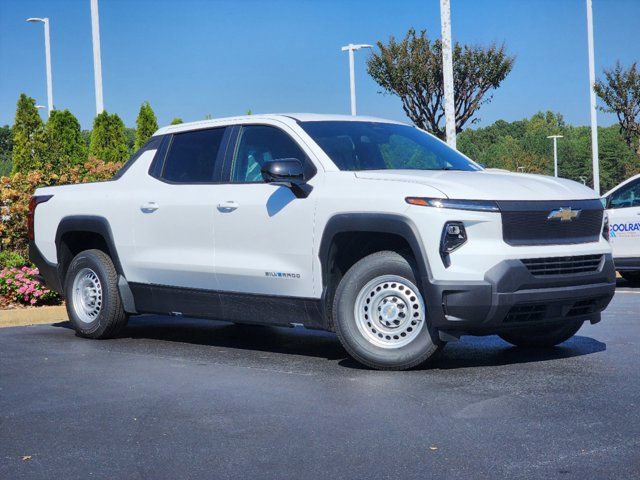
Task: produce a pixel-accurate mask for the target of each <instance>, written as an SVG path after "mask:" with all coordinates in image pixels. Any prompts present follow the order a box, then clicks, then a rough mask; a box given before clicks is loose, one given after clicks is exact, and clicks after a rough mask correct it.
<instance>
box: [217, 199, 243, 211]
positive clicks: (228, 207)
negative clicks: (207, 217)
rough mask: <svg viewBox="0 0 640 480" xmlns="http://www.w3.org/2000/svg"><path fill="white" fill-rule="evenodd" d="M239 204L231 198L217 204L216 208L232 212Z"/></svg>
mask: <svg viewBox="0 0 640 480" xmlns="http://www.w3.org/2000/svg"><path fill="white" fill-rule="evenodd" d="M239 206H240V205H239V204H238V202H234V201H233V200H229V201H227V202H222V203H219V204H218V210H219V211H221V212H233V211H234V210H235V209H236V208H238V207H239Z"/></svg>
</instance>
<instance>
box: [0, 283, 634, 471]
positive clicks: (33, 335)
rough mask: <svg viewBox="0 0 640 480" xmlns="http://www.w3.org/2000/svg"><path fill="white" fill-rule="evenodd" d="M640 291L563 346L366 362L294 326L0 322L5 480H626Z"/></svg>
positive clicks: (0, 445)
mask: <svg viewBox="0 0 640 480" xmlns="http://www.w3.org/2000/svg"><path fill="white" fill-rule="evenodd" d="M639 380H640V289H633V288H629V287H626V286H624V284H622V285H621V287H620V288H619V289H618V292H617V294H616V296H615V298H614V300H613V302H612V304H611V306H610V307H609V308H608V309H607V311H606V312H605V314H604V318H603V321H602V322H601V323H600V324H597V325H593V326H592V325H585V326H583V328H582V329H581V330H580V332H579V333H578V335H577V336H576V337H574V338H573V339H571V340H570V341H568V342H566V343H565V344H563V345H562V346H560V347H557V348H554V349H549V350H543V351H534V350H520V349H516V348H512V347H510V346H509V345H508V344H506V343H505V342H503V341H502V340H500V339H499V338H498V337H484V338H471V337H469V338H465V339H463V340H462V341H460V342H457V343H454V344H449V345H448V346H447V348H446V349H445V350H444V351H443V352H442V354H441V355H440V356H439V357H438V358H437V359H436V360H435V361H434V362H432V364H431V365H430V366H429V367H428V368H426V369H423V370H416V371H410V372H377V371H370V370H365V369H362V368H360V367H359V365H358V364H356V363H355V362H353V361H352V360H350V359H348V357H347V355H346V353H345V352H344V350H343V349H342V348H341V347H340V345H339V343H338V341H337V339H336V338H335V337H334V336H333V335H331V334H328V333H324V332H313V331H307V330H304V329H298V328H295V329H285V328H268V327H242V326H236V325H230V324H226V323H222V322H211V321H201V320H189V319H177V318H169V317H157V316H149V317H140V318H135V319H133V320H132V321H131V322H130V324H129V327H128V328H127V330H126V332H125V333H124V335H123V336H122V338H119V339H116V340H109V341H89V340H82V339H79V338H76V337H75V336H74V334H73V331H72V330H70V329H69V328H68V325H67V324H57V325H46V326H33V327H16V328H5V329H1V330H0V478H2V479H21V478H47V479H48V478H65V479H71V478H110V479H113V478H126V479H137V478H144V479H164V478H243V479H244V478H305V479H310V478H349V479H356V478H363V479H365V478H366V479H373V478H394V479H395V478H421V479H424V478H448V479H457V478H460V479H462V478H464V479H470V478H473V479H477V478H580V479H584V478H598V479H605V478H638V477H639V476H640V413H639V411H640V382H639Z"/></svg>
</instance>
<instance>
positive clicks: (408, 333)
mask: <svg viewBox="0 0 640 480" xmlns="http://www.w3.org/2000/svg"><path fill="white" fill-rule="evenodd" d="M414 271H415V270H414V268H413V266H412V264H411V263H410V261H409V260H407V259H406V258H405V257H403V256H402V255H400V254H398V253H396V252H388V251H385V252H377V253H374V254H372V255H369V256H367V257H365V258H363V259H362V260H360V261H358V262H357V263H356V264H355V265H353V266H352V267H351V268H350V269H349V271H348V272H347V273H346V275H345V276H344V277H343V278H342V280H341V281H340V284H339V285H338V288H337V289H336V293H335V297H334V302H333V309H332V315H333V322H334V325H335V328H336V333H337V334H338V338H339V339H340V342H341V343H342V345H343V346H344V347H345V349H346V350H347V352H349V354H350V355H351V356H352V357H353V358H355V359H356V360H358V361H359V362H360V363H362V364H364V365H366V366H368V367H372V368H376V369H380V370H404V369H408V368H412V367H415V366H417V365H420V364H421V363H423V362H425V361H426V360H427V359H428V358H429V357H431V356H432V355H433V354H434V353H436V352H437V351H438V349H439V348H440V346H441V345H442V342H437V343H436V342H435V341H434V340H433V337H432V332H431V329H430V326H429V323H428V312H427V306H426V305H425V303H424V300H423V298H422V295H421V293H420V290H419V289H418V287H417V284H418V282H417V280H416V275H415V273H414Z"/></svg>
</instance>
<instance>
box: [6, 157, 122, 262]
mask: <svg viewBox="0 0 640 480" xmlns="http://www.w3.org/2000/svg"><path fill="white" fill-rule="evenodd" d="M121 166H122V163H121V162H103V161H101V160H96V159H89V161H88V162H86V163H84V164H83V165H75V166H70V167H67V168H66V170H64V172H63V173H60V174H58V173H54V172H52V169H51V168H48V167H45V169H44V170H43V171H38V170H34V171H32V172H29V173H28V174H24V173H16V174H14V175H12V176H11V177H2V178H0V243H1V245H0V248H2V250H13V251H15V252H17V253H19V254H20V255H22V256H24V257H26V256H27V247H28V245H29V243H28V239H27V213H28V211H29V199H30V198H31V195H33V192H34V191H35V189H36V188H38V187H44V186H49V185H65V184H69V183H87V182H99V181H102V180H108V179H110V178H111V177H113V175H114V173H115V172H117V171H118V169H119V168H120V167H121Z"/></svg>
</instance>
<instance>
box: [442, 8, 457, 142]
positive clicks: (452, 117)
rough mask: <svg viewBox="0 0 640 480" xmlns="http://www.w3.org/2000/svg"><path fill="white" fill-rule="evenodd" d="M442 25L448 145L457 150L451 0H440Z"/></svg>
mask: <svg viewBox="0 0 640 480" xmlns="http://www.w3.org/2000/svg"><path fill="white" fill-rule="evenodd" d="M440 23H441V25H442V77H443V79H442V80H443V85H444V116H445V119H446V132H447V143H448V144H449V146H450V147H451V148H454V149H455V148H456V107H455V96H454V95H455V93H454V91H453V54H452V51H451V8H450V5H449V0H440Z"/></svg>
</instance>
